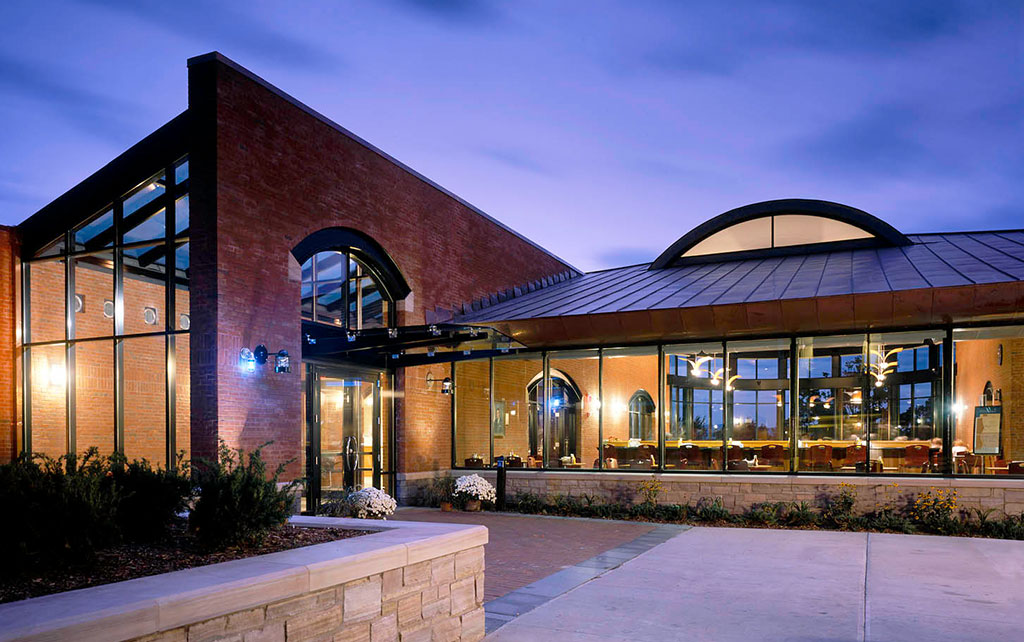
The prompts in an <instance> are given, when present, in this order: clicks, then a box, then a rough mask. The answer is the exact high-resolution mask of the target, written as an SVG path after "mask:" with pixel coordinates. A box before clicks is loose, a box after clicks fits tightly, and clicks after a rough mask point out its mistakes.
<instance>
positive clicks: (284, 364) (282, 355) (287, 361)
mask: <svg viewBox="0 0 1024 642" xmlns="http://www.w3.org/2000/svg"><path fill="white" fill-rule="evenodd" d="M291 371H292V363H291V358H290V357H289V356H288V351H287V350H278V351H277V354H276V355H274V372H291Z"/></svg>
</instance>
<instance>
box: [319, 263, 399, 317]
mask: <svg viewBox="0 0 1024 642" xmlns="http://www.w3.org/2000/svg"><path fill="white" fill-rule="evenodd" d="M393 305H394V302H393V301H392V300H391V299H390V298H389V297H388V296H387V295H386V294H385V292H384V290H383V289H382V288H381V287H380V284H379V283H378V282H377V280H376V279H375V278H374V277H373V273H372V272H371V271H370V269H369V268H368V267H367V266H366V265H365V264H364V262H363V261H361V260H360V259H358V258H356V257H355V256H354V255H353V254H351V253H350V252H347V251H340V250H329V251H326V252H317V253H316V254H314V255H313V256H311V257H310V258H309V259H307V260H306V262H305V263H303V264H302V318H303V319H307V320H309V321H315V322H318V323H327V324H330V325H335V326H342V327H345V328H348V329H351V330H365V329H369V328H386V327H389V326H391V325H393V323H392V320H391V316H392V307H393Z"/></svg>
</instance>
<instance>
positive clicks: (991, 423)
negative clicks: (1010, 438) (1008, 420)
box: [974, 406, 1003, 455]
mask: <svg viewBox="0 0 1024 642" xmlns="http://www.w3.org/2000/svg"><path fill="white" fill-rule="evenodd" d="M1002 437H1003V407H1002V406H975V407H974V454H975V455H998V454H999V447H1000V444H1002Z"/></svg>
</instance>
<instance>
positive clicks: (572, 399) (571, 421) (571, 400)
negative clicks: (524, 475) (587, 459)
mask: <svg viewBox="0 0 1024 642" xmlns="http://www.w3.org/2000/svg"><path fill="white" fill-rule="evenodd" d="M550 372H551V384H550V385H551V388H550V394H551V401H550V403H548V404H543V403H539V400H541V399H543V397H544V393H543V386H542V385H541V384H542V383H543V381H544V377H543V375H542V373H539V372H538V373H537V375H536V376H535V377H534V378H533V380H532V381H530V383H529V385H528V386H527V394H528V396H529V400H530V409H531V412H530V425H529V430H530V452H531V453H535V454H536V455H541V454H542V453H541V450H540V439H539V435H538V432H539V428H540V412H541V411H542V410H543V408H544V407H545V405H546V407H547V409H548V416H547V420H548V423H547V438H546V440H545V441H546V442H547V452H548V457H549V459H553V460H557V459H558V458H559V457H561V456H562V455H563V454H568V453H576V452H578V448H577V445H578V443H579V440H580V435H579V431H580V399H582V396H581V395H580V389H579V388H578V387H577V386H576V383H575V382H574V381H573V380H572V379H571V378H570V377H569V376H568V375H566V374H565V373H563V372H561V371H559V370H555V369H554V368H552V369H551V370H550Z"/></svg>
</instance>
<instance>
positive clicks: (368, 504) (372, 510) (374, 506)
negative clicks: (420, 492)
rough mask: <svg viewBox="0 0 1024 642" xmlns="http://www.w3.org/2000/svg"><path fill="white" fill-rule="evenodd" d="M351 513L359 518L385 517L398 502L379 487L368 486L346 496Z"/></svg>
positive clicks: (392, 511) (391, 512)
mask: <svg viewBox="0 0 1024 642" xmlns="http://www.w3.org/2000/svg"><path fill="white" fill-rule="evenodd" d="M348 503H349V506H350V507H351V509H352V514H353V515H354V516H355V517H358V518H360V519H385V518H387V516H388V515H391V514H393V513H394V512H395V508H397V507H398V502H396V501H395V500H394V498H393V497H391V495H388V494H387V493H385V492H384V491H382V490H380V489H379V488H374V487H372V486H368V487H366V488H363V489H362V490H357V491H356V492H354V493H352V494H351V495H349V496H348Z"/></svg>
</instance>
